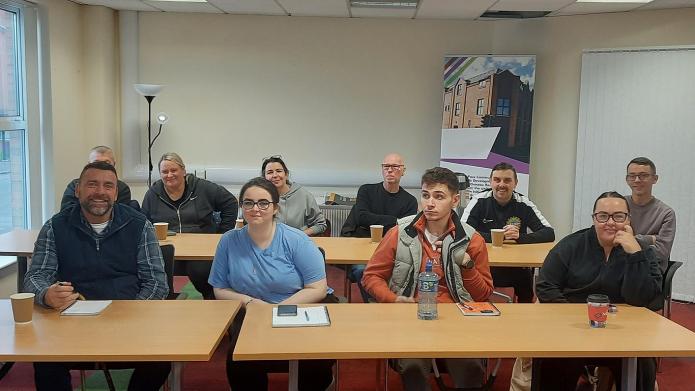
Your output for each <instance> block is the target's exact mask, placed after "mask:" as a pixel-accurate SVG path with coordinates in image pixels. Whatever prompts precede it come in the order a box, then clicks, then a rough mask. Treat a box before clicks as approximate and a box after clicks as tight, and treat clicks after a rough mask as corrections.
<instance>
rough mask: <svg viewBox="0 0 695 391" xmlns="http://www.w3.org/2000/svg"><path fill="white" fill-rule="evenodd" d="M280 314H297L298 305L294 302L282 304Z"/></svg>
mask: <svg viewBox="0 0 695 391" xmlns="http://www.w3.org/2000/svg"><path fill="white" fill-rule="evenodd" d="M278 316H297V306H296V305H294V304H291V305H288V304H280V305H279V306H278Z"/></svg>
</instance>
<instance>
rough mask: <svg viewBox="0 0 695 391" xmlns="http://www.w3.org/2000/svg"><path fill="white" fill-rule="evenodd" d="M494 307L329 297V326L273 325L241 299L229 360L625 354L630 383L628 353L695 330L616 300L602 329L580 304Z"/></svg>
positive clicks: (688, 342)
mask: <svg viewBox="0 0 695 391" xmlns="http://www.w3.org/2000/svg"><path fill="white" fill-rule="evenodd" d="M497 306H498V308H499V309H500V311H501V312H502V315H501V316H498V317H464V316H463V315H462V314H461V313H460V312H459V310H458V309H457V308H456V306H454V305H453V304H440V305H439V319H438V320H435V321H423V320H418V319H417V317H416V308H417V305H416V304H335V305H328V308H329V314H330V317H331V326H329V327H308V328H275V329H274V328H272V327H271V310H270V307H269V306H263V305H257V306H249V308H248V312H247V313H246V318H245V319H244V325H243V327H242V330H241V334H240V336H239V340H238V341H237V345H236V348H235V350H234V359H236V360H304V359H384V358H408V357H422V358H435V357H441V358H475V357H489V358H512V357H621V358H625V357H626V358H625V359H623V369H624V371H623V376H624V381H623V383H622V384H623V389H624V390H630V389H634V384H635V383H634V382H635V379H636V365H637V360H636V357H693V356H695V333H693V332H691V331H689V330H687V329H686V328H684V327H681V326H679V325H678V324H676V323H674V322H672V321H670V320H669V319H666V318H664V317H662V316H660V315H658V314H656V313H653V312H652V311H649V310H647V309H645V308H638V307H629V306H620V307H619V311H618V313H617V314H615V315H613V314H611V315H610V316H609V319H608V326H607V327H606V328H605V329H592V328H590V327H589V325H588V320H587V310H586V305H584V304H497ZM396 325H397V326H396ZM294 363H296V361H294ZM296 368H297V366H296V365H290V369H291V370H292V369H294V370H295V372H294V373H291V377H290V379H291V380H292V383H291V384H290V389H293V388H292V386H295V387H296V383H295V382H296V377H297V373H296ZM294 389H296V388H294Z"/></svg>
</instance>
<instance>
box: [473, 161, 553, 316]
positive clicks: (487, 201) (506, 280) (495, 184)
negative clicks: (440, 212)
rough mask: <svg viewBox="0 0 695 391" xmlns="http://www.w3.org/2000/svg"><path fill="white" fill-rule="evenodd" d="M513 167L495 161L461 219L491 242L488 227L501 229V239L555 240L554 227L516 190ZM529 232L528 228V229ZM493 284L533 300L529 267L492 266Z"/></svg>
mask: <svg viewBox="0 0 695 391" xmlns="http://www.w3.org/2000/svg"><path fill="white" fill-rule="evenodd" d="M518 182H519V181H518V179H517V176H516V169H515V168H514V166H512V165H511V164H509V163H498V164H497V165H495V166H494V167H493V168H492V171H491V172H490V188H489V189H486V190H483V191H482V192H480V193H478V194H477V195H476V196H475V197H473V199H472V200H471V202H469V203H468V205H467V206H466V209H465V210H464V211H463V216H461V221H462V222H466V223H468V224H469V225H471V226H472V227H473V228H475V229H476V230H477V231H478V232H480V234H481V235H483V237H484V238H485V241H486V242H488V243H489V242H491V241H492V238H491V235H490V230H491V229H504V239H505V240H513V241H515V242H516V243H543V242H552V241H553V240H555V231H554V230H553V227H551V226H550V223H549V222H548V220H546V219H545V217H543V215H542V214H541V212H540V210H538V208H537V207H536V205H534V204H533V202H531V200H529V199H528V197H526V196H525V195H523V194H521V193H517V192H516V191H515V189H516V185H517V184H518ZM529 230H530V231H531V232H528V231H529ZM490 270H491V271H492V280H493V281H494V283H495V286H503V287H508V286H511V287H514V293H515V294H516V296H517V297H518V300H519V302H520V303H531V302H532V301H533V275H532V271H531V269H530V268H516V267H515V268H510V267H491V268H490Z"/></svg>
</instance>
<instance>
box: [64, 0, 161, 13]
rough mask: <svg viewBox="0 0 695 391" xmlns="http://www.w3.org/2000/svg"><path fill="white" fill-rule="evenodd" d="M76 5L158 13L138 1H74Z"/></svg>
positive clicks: (155, 9)
mask: <svg viewBox="0 0 695 391" xmlns="http://www.w3.org/2000/svg"><path fill="white" fill-rule="evenodd" d="M75 1H76V2H78V3H82V4H87V5H103V6H104V7H109V8H112V9H115V10H127V11H159V9H157V8H154V7H152V6H150V5H147V4H145V3H143V2H142V1H140V0H75Z"/></svg>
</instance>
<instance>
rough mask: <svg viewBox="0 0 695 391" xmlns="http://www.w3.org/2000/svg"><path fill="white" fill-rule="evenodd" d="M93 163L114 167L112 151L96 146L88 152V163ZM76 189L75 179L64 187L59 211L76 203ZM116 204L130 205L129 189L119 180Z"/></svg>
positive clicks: (114, 160) (114, 161)
mask: <svg viewBox="0 0 695 391" xmlns="http://www.w3.org/2000/svg"><path fill="white" fill-rule="evenodd" d="M94 162H106V163H109V164H110V165H112V166H114V167H116V158H115V157H114V154H113V150H112V149H111V148H109V147H107V146H104V145H98V146H96V147H94V148H92V149H91V150H90V151H89V161H88V163H94ZM76 188H77V178H75V179H73V180H72V181H70V183H68V185H67V187H65V191H64V192H63V198H62V199H61V200H60V210H63V209H65V208H67V207H68V206H70V205H73V204H77V203H78V200H77V197H76V196H75V189H76ZM116 202H118V203H119V204H126V205H129V203H130V187H128V185H127V184H126V183H125V182H123V181H121V180H118V199H116Z"/></svg>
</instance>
